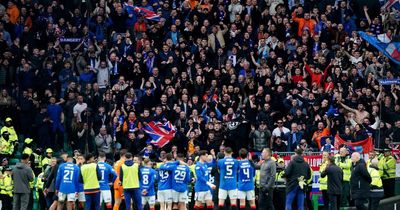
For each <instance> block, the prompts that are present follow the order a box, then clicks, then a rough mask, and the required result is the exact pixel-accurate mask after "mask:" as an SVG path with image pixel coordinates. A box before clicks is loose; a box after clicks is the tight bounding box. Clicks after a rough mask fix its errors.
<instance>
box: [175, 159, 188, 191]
mask: <svg viewBox="0 0 400 210" xmlns="http://www.w3.org/2000/svg"><path fill="white" fill-rule="evenodd" d="M173 176H174V177H173V179H172V189H173V190H175V191H176V192H186V191H187V190H188V184H189V183H190V169H189V167H188V166H186V165H178V166H176V167H175V168H174V171H173Z"/></svg>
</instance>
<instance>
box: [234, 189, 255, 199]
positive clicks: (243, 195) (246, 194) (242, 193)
mask: <svg viewBox="0 0 400 210" xmlns="http://www.w3.org/2000/svg"><path fill="white" fill-rule="evenodd" d="M237 197H238V198H239V199H240V200H244V199H246V198H247V200H248V201H251V200H255V199H256V194H255V193H254V190H248V191H240V190H238V193H237Z"/></svg>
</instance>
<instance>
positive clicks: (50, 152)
mask: <svg viewBox="0 0 400 210" xmlns="http://www.w3.org/2000/svg"><path fill="white" fill-rule="evenodd" d="M52 157H53V150H52V149H51V148H47V149H46V155H45V157H44V158H42V167H43V171H45V170H46V168H47V166H48V165H50V163H51V158H52Z"/></svg>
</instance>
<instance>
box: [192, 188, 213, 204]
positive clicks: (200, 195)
mask: <svg viewBox="0 0 400 210" xmlns="http://www.w3.org/2000/svg"><path fill="white" fill-rule="evenodd" d="M194 200H195V201H199V202H202V203H204V202H206V201H212V194H211V191H210V190H209V191H203V192H196V193H195V194H194Z"/></svg>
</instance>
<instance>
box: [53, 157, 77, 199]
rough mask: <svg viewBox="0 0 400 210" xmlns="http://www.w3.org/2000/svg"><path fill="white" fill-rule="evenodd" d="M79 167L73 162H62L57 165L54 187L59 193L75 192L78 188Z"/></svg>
mask: <svg viewBox="0 0 400 210" xmlns="http://www.w3.org/2000/svg"><path fill="white" fill-rule="evenodd" d="M79 170H80V169H79V167H78V166H77V165H75V164H73V163H69V162H67V163H63V164H61V165H60V167H58V171H57V177H56V184H55V188H56V190H58V191H59V192H61V193H65V194H69V193H76V192H78V189H79V173H80V171H79Z"/></svg>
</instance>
